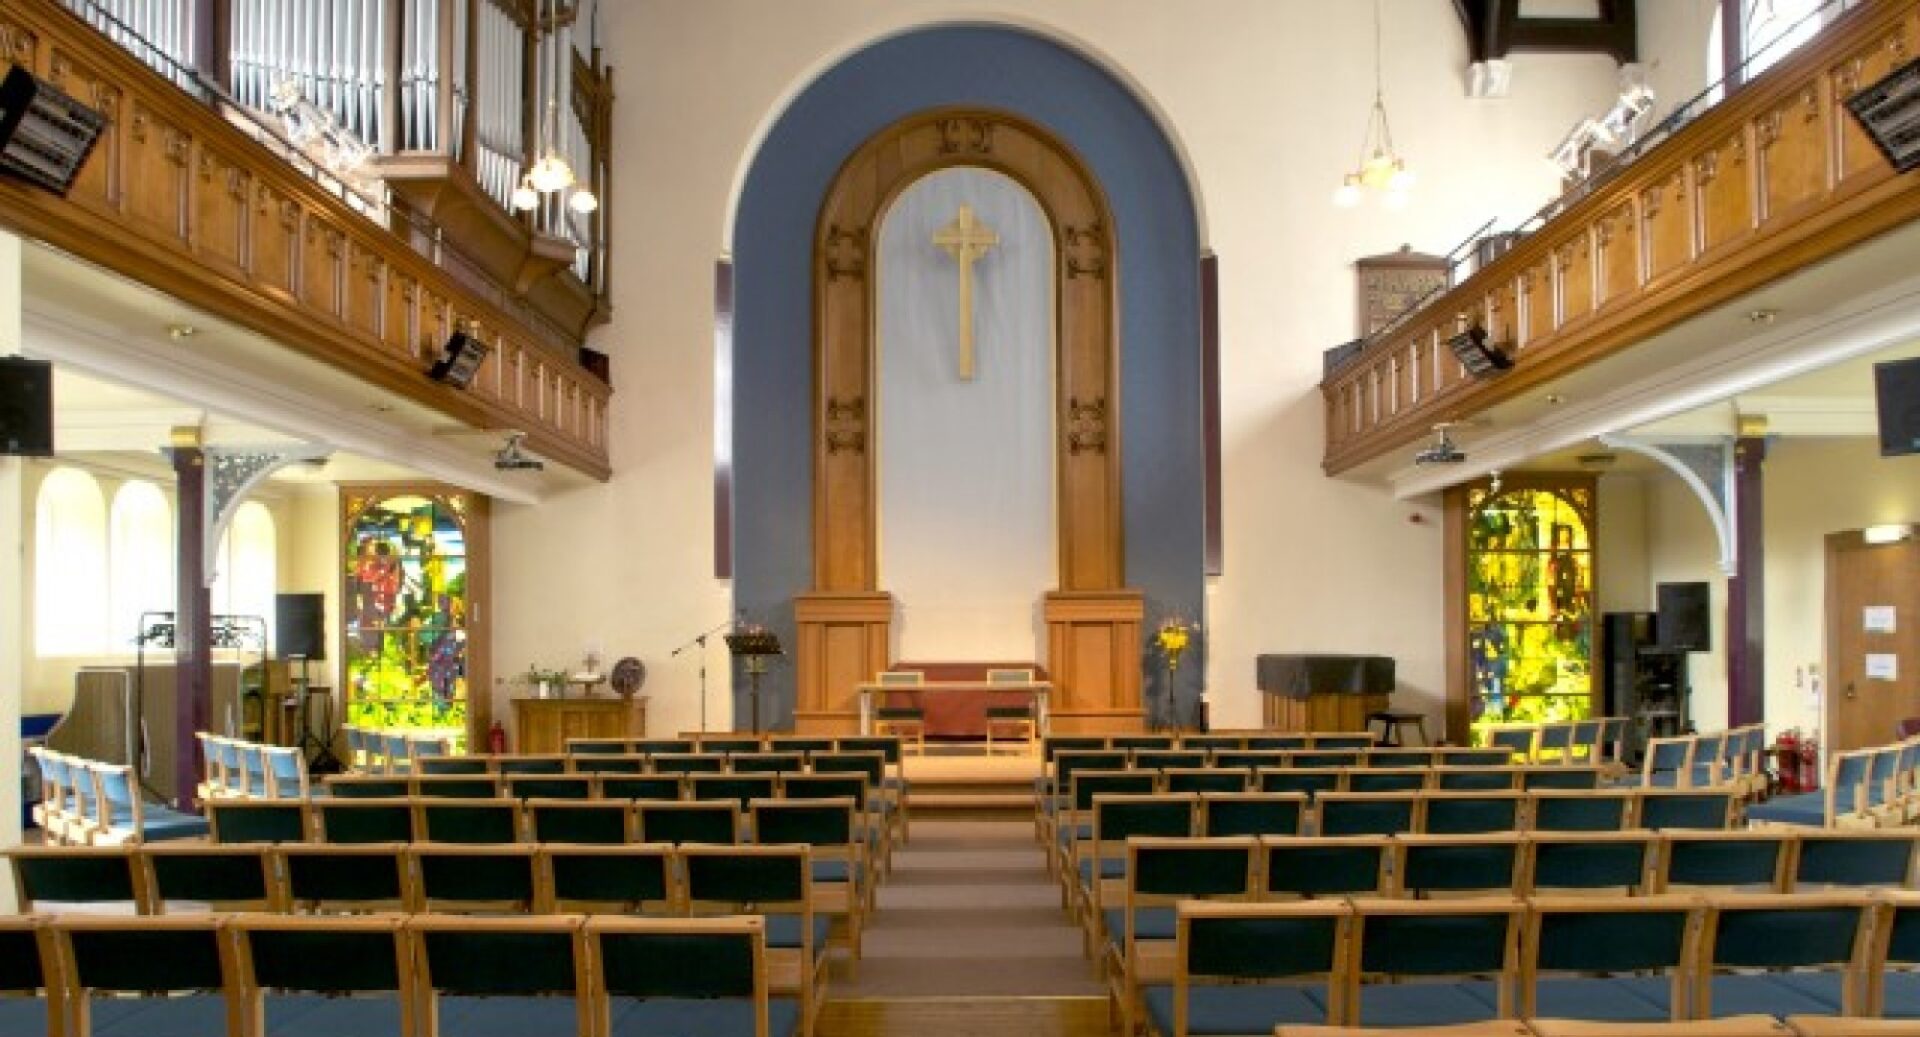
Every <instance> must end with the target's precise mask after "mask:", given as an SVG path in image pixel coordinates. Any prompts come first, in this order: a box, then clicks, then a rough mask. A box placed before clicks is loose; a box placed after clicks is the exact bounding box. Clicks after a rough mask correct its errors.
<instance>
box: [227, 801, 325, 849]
mask: <svg viewBox="0 0 1920 1037" xmlns="http://www.w3.org/2000/svg"><path fill="white" fill-rule="evenodd" d="M206 812H207V825H208V827H209V829H210V830H211V833H212V836H213V841H214V842H216V843H228V844H240V843H297V842H305V841H306V840H307V839H309V838H311V837H312V834H313V833H312V819H311V818H310V817H309V816H308V813H307V804H306V803H305V802H303V801H301V800H276V799H215V800H209V801H208V802H207V804H206Z"/></svg>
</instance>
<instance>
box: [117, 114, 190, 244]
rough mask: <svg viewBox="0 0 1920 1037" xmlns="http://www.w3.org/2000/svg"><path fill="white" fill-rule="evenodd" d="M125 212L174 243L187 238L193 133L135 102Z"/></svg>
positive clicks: (150, 231)
mask: <svg viewBox="0 0 1920 1037" xmlns="http://www.w3.org/2000/svg"><path fill="white" fill-rule="evenodd" d="M126 147H127V152H126V164H127V190H126V216H127V218H128V220H130V221H131V222H132V223H133V225H134V227H135V228H136V229H138V230H140V231H143V232H145V233H147V234H151V235H153V236H155V237H157V238H161V239H163V240H167V241H170V242H180V241H185V240H186V237H187V157H188V155H189V153H190V152H191V151H192V149H193V137H192V136H191V135H189V134H188V133H187V131H186V130H184V129H182V128H181V127H180V126H179V125H178V124H177V123H175V122H173V121H172V120H170V119H168V118H167V117H166V116H165V115H162V114H160V113H158V112H156V111H155V110H154V109H153V108H151V107H149V106H147V105H146V104H144V103H142V102H140V101H135V102H134V104H133V121H132V122H131V123H129V124H128V126H127V135H126Z"/></svg>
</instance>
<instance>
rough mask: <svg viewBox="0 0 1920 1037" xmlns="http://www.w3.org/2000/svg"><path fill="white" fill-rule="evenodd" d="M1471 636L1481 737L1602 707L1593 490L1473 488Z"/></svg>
mask: <svg viewBox="0 0 1920 1037" xmlns="http://www.w3.org/2000/svg"><path fill="white" fill-rule="evenodd" d="M1467 511H1468V516H1469V522H1468V527H1467V537H1468V540H1467V636H1468V639H1469V643H1468V648H1469V655H1470V657H1471V659H1472V663H1473V704H1472V706H1473V729H1474V732H1475V736H1476V740H1477V739H1478V736H1479V734H1480V732H1481V731H1483V730H1484V729H1485V728H1486V727H1488V726H1490V725H1493V724H1517V723H1543V722H1554V721H1563V720H1579V719H1582V718H1584V717H1586V716H1588V715H1589V714H1590V713H1591V712H1592V710H1593V665H1592V664H1593V635H1594V615H1593V540H1592V532H1591V531H1592V528H1593V491H1592V490H1591V489H1590V488H1587V487H1545V488H1543V487H1520V488H1509V489H1506V490H1503V491H1499V492H1495V491H1493V490H1492V489H1491V488H1489V487H1478V488H1475V489H1473V490H1471V491H1469V493H1468V495H1467Z"/></svg>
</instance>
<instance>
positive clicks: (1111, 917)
mask: <svg viewBox="0 0 1920 1037" xmlns="http://www.w3.org/2000/svg"><path fill="white" fill-rule="evenodd" d="M1100 914H1101V920H1102V921H1104V922H1105V923H1106V925H1107V932H1108V934H1110V935H1111V936H1112V937H1113V940H1114V942H1115V943H1119V942H1120V941H1121V940H1124V939H1126V938H1127V909H1126V908H1124V907H1109V908H1107V909H1105V910H1103V911H1101V912H1100ZM1175 917H1176V914H1175V911H1174V909H1173V908H1171V907H1143V908H1141V909H1140V910H1138V911H1135V912H1134V913H1133V938H1134V939H1136V940H1171V939H1173V938H1174V925H1175V921H1174V919H1175Z"/></svg>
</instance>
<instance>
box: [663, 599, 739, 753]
mask: <svg viewBox="0 0 1920 1037" xmlns="http://www.w3.org/2000/svg"><path fill="white" fill-rule="evenodd" d="M732 625H733V620H731V619H723V620H721V621H720V622H719V623H718V624H715V625H714V626H711V627H708V628H707V629H705V630H702V631H700V633H698V634H696V635H694V638H693V640H691V641H688V642H687V643H686V644H683V645H681V646H680V647H678V648H676V649H674V650H673V654H674V655H679V654H680V653H681V652H684V651H686V650H687V649H689V648H692V647H694V646H695V645H698V646H699V648H700V733H701V734H703V735H704V734H706V733H707V639H708V638H710V637H712V636H713V635H715V634H717V633H719V632H720V631H722V630H725V629H726V628H728V627H730V626H732Z"/></svg>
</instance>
